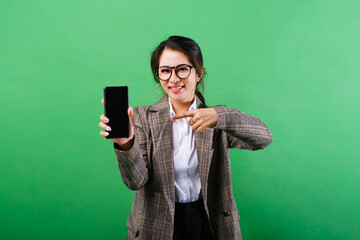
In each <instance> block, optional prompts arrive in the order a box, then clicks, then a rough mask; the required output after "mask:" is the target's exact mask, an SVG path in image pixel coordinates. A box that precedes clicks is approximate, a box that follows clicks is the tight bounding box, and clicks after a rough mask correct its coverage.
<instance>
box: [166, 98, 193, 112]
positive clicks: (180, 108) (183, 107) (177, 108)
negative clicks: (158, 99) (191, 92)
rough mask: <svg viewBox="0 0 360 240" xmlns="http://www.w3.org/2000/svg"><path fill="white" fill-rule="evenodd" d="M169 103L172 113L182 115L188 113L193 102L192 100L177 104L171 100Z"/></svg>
mask: <svg viewBox="0 0 360 240" xmlns="http://www.w3.org/2000/svg"><path fill="white" fill-rule="evenodd" d="M170 102H171V105H172V107H173V109H174V112H175V113H176V114H177V113H184V112H187V111H189V108H190V106H191V104H192V103H193V102H194V98H193V99H192V100H191V101H188V102H177V101H174V100H171V99H170Z"/></svg>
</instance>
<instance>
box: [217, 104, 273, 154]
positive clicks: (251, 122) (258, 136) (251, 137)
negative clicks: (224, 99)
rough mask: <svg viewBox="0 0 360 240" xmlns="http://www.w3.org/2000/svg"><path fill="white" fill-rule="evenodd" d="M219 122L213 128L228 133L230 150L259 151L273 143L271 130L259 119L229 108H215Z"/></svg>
mask: <svg viewBox="0 0 360 240" xmlns="http://www.w3.org/2000/svg"><path fill="white" fill-rule="evenodd" d="M214 109H215V111H216V112H217V113H218V122H217V123H216V124H215V126H214V127H213V128H218V129H221V130H223V131H224V132H226V133H227V136H228V144H229V147H230V148H238V149H249V150H253V151H254V150H259V149H264V148H265V147H267V146H268V145H269V144H270V143H271V142H272V139H273V138H272V135H271V132H270V130H269V128H268V127H267V126H266V125H265V124H264V123H263V122H262V121H261V120H260V119H258V118H256V117H253V116H251V115H250V114H245V113H243V112H241V111H239V110H237V109H230V108H228V107H227V106H215V107H214Z"/></svg>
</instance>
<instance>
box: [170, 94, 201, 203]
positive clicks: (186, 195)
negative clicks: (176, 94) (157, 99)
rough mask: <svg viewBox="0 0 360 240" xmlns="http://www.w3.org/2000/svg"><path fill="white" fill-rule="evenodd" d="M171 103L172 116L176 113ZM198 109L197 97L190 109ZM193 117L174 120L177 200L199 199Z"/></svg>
mask: <svg viewBox="0 0 360 240" xmlns="http://www.w3.org/2000/svg"><path fill="white" fill-rule="evenodd" d="M169 105H170V117H171V116H173V115H175V112H174V109H173V107H172V105H171V102H170V99H169ZM194 109H196V98H194V102H193V103H192V105H191V106H190V108H189V111H191V110H194ZM190 119H191V118H180V119H176V120H173V121H172V126H173V157H174V180H175V182H174V183H175V201H176V202H181V203H188V202H194V201H196V200H198V199H199V194H200V189H201V183H200V173H199V167H198V158H197V152H196V148H195V135H194V131H193V129H192V128H191V126H190V125H189V121H190Z"/></svg>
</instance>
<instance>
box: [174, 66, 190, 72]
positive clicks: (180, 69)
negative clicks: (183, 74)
mask: <svg viewBox="0 0 360 240" xmlns="http://www.w3.org/2000/svg"><path fill="white" fill-rule="evenodd" d="M177 70H178V71H189V67H188V66H179V67H178V68H177Z"/></svg>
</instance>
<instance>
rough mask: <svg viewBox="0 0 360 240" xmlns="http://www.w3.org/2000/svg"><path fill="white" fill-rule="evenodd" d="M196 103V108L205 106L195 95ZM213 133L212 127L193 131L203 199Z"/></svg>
mask: <svg viewBox="0 0 360 240" xmlns="http://www.w3.org/2000/svg"><path fill="white" fill-rule="evenodd" d="M196 98H197V99H196V101H197V103H198V106H197V108H205V107H206V105H205V104H203V103H202V102H201V100H200V99H199V98H198V97H197V96H196ZM213 135H214V129H213V128H207V129H205V130H204V131H203V132H201V133H200V132H196V131H195V145H196V151H197V157H198V164H199V173H200V182H201V194H202V197H203V199H204V200H205V202H206V200H207V185H208V178H209V170H210V164H211V159H212V155H213V146H212V145H213ZM205 206H206V204H205Z"/></svg>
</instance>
